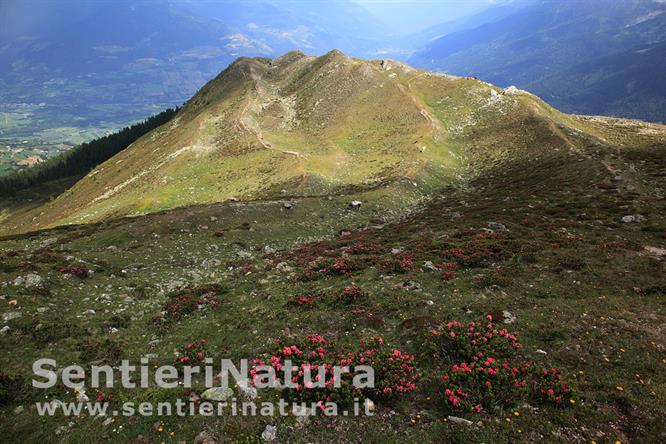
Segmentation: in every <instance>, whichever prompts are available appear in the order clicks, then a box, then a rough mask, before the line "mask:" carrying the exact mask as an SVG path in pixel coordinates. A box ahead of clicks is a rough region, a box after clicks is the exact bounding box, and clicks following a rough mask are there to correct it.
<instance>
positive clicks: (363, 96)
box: [0, 51, 666, 444]
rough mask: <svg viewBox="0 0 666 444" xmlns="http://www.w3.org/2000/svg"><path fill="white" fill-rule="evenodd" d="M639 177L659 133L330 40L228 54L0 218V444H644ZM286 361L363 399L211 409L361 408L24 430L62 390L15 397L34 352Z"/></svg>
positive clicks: (40, 419)
mask: <svg viewBox="0 0 666 444" xmlns="http://www.w3.org/2000/svg"><path fill="white" fill-rule="evenodd" d="M665 178H666V127H665V126H662V125H657V124H650V123H644V122H640V121H635V120H626V119H612V118H605V117H590V116H576V115H567V114H563V113H561V112H559V111H557V110H555V109H553V108H551V107H549V106H548V105H546V104H545V103H544V102H542V101H541V100H540V99H539V98H538V97H536V96H534V95H532V94H529V93H527V92H524V91H520V90H515V89H508V90H502V89H500V88H496V87H494V86H492V85H489V84H486V83H483V82H480V81H478V80H475V79H469V78H456V77H449V76H444V75H436V74H433V73H429V72H426V71H420V70H415V69H412V68H410V67H408V66H406V65H402V64H399V63H396V62H392V61H381V60H377V61H364V60H357V59H351V58H348V57H347V56H345V55H344V54H342V53H340V52H337V51H334V52H331V53H329V54H327V55H326V56H323V57H320V58H315V57H308V56H305V55H303V54H301V53H288V54H286V55H285V56H283V57H281V58H278V59H275V60H268V59H239V60H238V61H236V62H235V63H234V64H233V65H232V66H230V67H229V68H228V69H227V70H225V71H224V72H223V73H221V74H220V75H219V76H218V77H217V78H215V79H214V80H212V81H211V82H209V83H208V84H207V85H206V86H205V87H204V88H203V89H202V90H201V91H199V93H198V94H197V95H196V96H194V97H193V98H192V99H191V100H190V101H189V102H187V104H186V105H185V106H184V107H183V108H182V109H181V110H179V112H178V114H177V115H176V116H175V118H174V119H172V120H170V121H169V122H167V123H166V124H164V125H162V126H160V127H159V128H156V129H155V130H153V131H151V132H149V133H147V134H146V135H144V136H143V137H141V138H140V139H139V140H137V141H136V142H134V143H133V144H132V145H130V146H129V147H128V148H127V149H125V150H123V151H122V152H120V153H118V154H117V155H116V156H114V157H112V158H111V159H109V160H108V161H106V162H105V163H103V164H101V165H99V166H98V167H97V168H95V169H94V170H93V171H92V172H91V173H90V174H88V175H86V176H85V177H84V178H82V179H81V180H79V181H78V182H76V183H75V184H74V185H73V186H71V188H69V189H67V191H65V192H63V193H62V194H59V195H58V196H57V197H55V196H54V198H53V199H52V200H49V193H53V194H57V192H56V190H59V189H62V188H67V187H68V186H69V183H68V182H67V180H66V179H61V180H60V181H59V182H58V183H56V184H51V186H49V184H42V185H40V187H35V188H31V189H29V190H24V192H22V193H20V194H19V195H18V196H17V197H16V198H15V199H14V200H12V201H11V202H9V203H3V205H4V209H3V211H4V213H3V218H4V219H3V220H2V230H3V232H4V236H3V237H2V238H0V315H1V316H2V323H1V324H0V325H1V326H0V347H1V348H2V350H3V351H4V352H3V353H2V354H0V413H1V414H0V430H2V432H3V435H2V436H3V439H5V440H6V441H8V442H18V441H20V442H118V443H120V442H122V443H125V442H135V443H146V442H165V443H166V442H170V443H173V442H179V443H180V442H195V443H198V444H201V443H207V444H215V443H221V442H232V443H248V442H259V443H261V442H303V443H309V442H322V443H323V442H342V443H351V442H382V443H384V442H415V443H416V442H419V443H420V442H502V443H504V442H512V443H513V442H520V443H522V442H525V443H528V442H529V443H533V442H555V443H569V442H598V443H602V442H603V443H606V442H609V443H615V442H618V441H619V442H621V443H634V442H636V443H638V442H640V443H642V442H660V441H663V440H664V438H665V434H664V433H665V432H664V427H663V424H662V421H661V418H663V417H664V415H665V414H666V410H665V407H664V406H666V384H665V383H664V381H666V353H665V351H666V331H665V330H664V327H663V326H664V325H666V312H665V311H664V308H665V307H666V305H665V304H664V297H665V296H666V286H665V281H664V276H666V212H665V211H664V209H666V200H665V197H664V196H666V180H665ZM353 201H359V202H360V203H361V205H360V207H359V206H358V205H357V206H351V208H350V203H351V202H353ZM125 216H131V217H125ZM379 338H381V340H380V339H379ZM202 340H203V341H204V342H201V341H202ZM193 344H196V345H193ZM313 344H314V346H313ZM292 345H293V346H294V347H296V349H298V350H301V348H302V349H303V350H305V351H306V352H305V353H303V355H304V356H306V357H307V359H306V358H302V359H304V360H305V362H303V365H306V366H307V365H320V366H323V367H324V368H325V367H326V366H327V365H332V364H335V363H341V362H348V361H350V362H352V363H353V364H354V365H358V364H360V363H367V362H368V361H369V362H370V363H371V364H372V365H373V366H374V367H376V368H377V369H379V370H378V372H377V374H378V376H377V384H378V387H377V388H376V389H363V390H360V389H359V390H352V389H351V388H350V387H349V385H348V384H347V385H343V387H341V388H339V389H337V388H324V389H315V390H314V391H307V390H294V389H284V390H278V389H274V390H269V389H264V390H259V392H258V393H257V394H256V398H253V397H254V396H255V395H254V394H253V393H252V392H251V390H250V391H248V390H246V389H243V388H242V387H238V386H236V385H233V384H232V387H231V389H232V390H233V396H234V397H236V398H237V399H238V400H239V401H242V400H248V399H254V400H255V401H257V402H273V403H277V402H278V401H279V400H280V399H282V400H285V399H286V400H302V399H315V400H322V399H333V400H336V401H339V402H340V405H341V406H344V407H345V408H349V405H350V402H351V398H352V397H358V398H359V399H361V400H362V402H363V403H364V405H365V404H368V405H370V404H369V403H371V405H372V406H373V407H374V410H373V413H374V416H365V415H362V416H360V417H355V416H337V417H325V416H322V415H317V416H316V417H312V418H299V417H297V416H295V415H293V414H291V415H288V416H284V417H282V416H260V415H259V416H247V415H246V416H243V415H233V414H232V413H231V412H230V410H229V409H227V410H224V413H223V414H222V415H219V416H217V415H214V416H206V415H204V414H194V415H186V416H176V415H171V416H157V415H155V414H154V415H147V416H143V415H139V414H136V412H135V414H131V415H125V416H123V415H116V416H113V417H100V416H95V415H90V414H86V413H82V414H78V415H73V416H64V415H62V414H56V415H55V416H39V415H38V412H37V409H36V405H35V403H36V402H42V401H44V402H48V403H50V405H51V404H56V405H60V404H59V403H61V402H62V403H65V402H74V401H76V400H77V399H81V393H80V392H79V393H77V392H75V391H74V390H72V389H69V388H67V387H65V386H64V385H63V384H62V382H59V383H58V384H56V385H55V386H54V387H52V388H50V389H48V390H42V389H39V390H37V389H34V388H32V387H31V386H30V383H31V379H32V376H33V373H32V363H33V362H34V361H35V360H36V359H38V358H42V357H51V358H54V359H56V360H57V362H58V365H59V368H61V367H63V366H64V365H68V364H74V363H76V364H79V365H82V366H84V367H85V368H89V366H91V365H99V364H109V365H112V366H118V365H119V364H120V363H121V361H122V360H124V359H128V360H131V361H132V362H139V359H140V358H142V357H145V358H146V359H147V362H148V364H147V366H148V368H150V369H152V368H156V367H157V366H160V365H164V364H172V363H174V362H176V364H177V365H178V363H182V361H181V360H182V359H183V358H185V357H187V358H188V359H191V360H192V361H197V362H200V361H201V359H203V358H204V357H210V358H213V359H214V360H215V361H218V360H219V359H221V358H230V359H233V360H234V362H238V360H240V359H243V358H249V359H254V358H257V359H261V360H265V361H267V362H271V363H274V362H276V361H275V360H274V358H276V359H277V358H279V359H278V360H277V362H278V363H279V362H282V361H280V360H281V359H282V358H285V357H287V356H291V354H292V351H293V349H292V348H291V346H292ZM319 347H321V349H319ZM285 350H286V351H285ZM310 351H313V352H314V353H313V354H312V353H309V352H310ZM199 353H201V355H199ZM299 356H300V355H299ZM299 359H300V358H299ZM463 364H464V365H463ZM272 365H274V364H272ZM179 368H180V367H179ZM472 368H473V369H474V370H473V371H472V370H469V369H472ZM491 370H492V371H491ZM205 389H206V388H205V387H204V378H203V377H198V376H195V377H194V379H193V387H192V388H184V387H181V386H178V387H175V388H161V387H158V386H157V385H155V384H148V387H146V388H139V389H130V388H122V387H114V388H113V389H112V390H109V389H105V388H101V389H92V388H88V389H87V391H86V396H87V397H88V398H89V399H90V400H96V399H98V400H101V401H99V402H102V403H104V404H105V405H108V406H109V408H112V409H121V408H122V406H123V404H124V403H126V402H134V403H140V402H146V403H149V404H150V405H153V406H155V405H157V404H158V403H163V402H172V403H175V402H176V401H177V400H185V401H186V402H188V403H190V402H191V403H192V404H193V405H196V406H200V405H201V403H202V402H204V401H207V400H210V399H211V396H210V394H207V393H206V391H205ZM218 399H219V398H218ZM212 402H213V403H214V405H216V406H219V405H221V404H219V403H218V401H215V400H213V401H212ZM315 410H316V407H315ZM272 427H275V429H273V428H272ZM272 430H275V433H276V436H275V439H271V438H272V433H271V431H272Z"/></svg>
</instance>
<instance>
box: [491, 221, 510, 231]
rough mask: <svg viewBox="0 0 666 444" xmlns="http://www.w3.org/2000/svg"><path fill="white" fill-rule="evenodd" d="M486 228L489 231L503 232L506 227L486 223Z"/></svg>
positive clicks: (496, 223) (495, 223)
mask: <svg viewBox="0 0 666 444" xmlns="http://www.w3.org/2000/svg"><path fill="white" fill-rule="evenodd" d="M488 228H490V229H491V230H497V231H504V230H506V225H504V224H500V223H498V222H488Z"/></svg>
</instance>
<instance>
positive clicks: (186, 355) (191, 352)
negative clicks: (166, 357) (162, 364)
mask: <svg viewBox="0 0 666 444" xmlns="http://www.w3.org/2000/svg"><path fill="white" fill-rule="evenodd" d="M206 356H207V355H206V340H205V339H200V340H198V341H195V342H190V343H188V344H185V345H184V346H183V348H182V350H181V351H179V352H178V354H177V355H176V356H174V357H173V363H174V364H176V365H178V364H180V365H183V366H185V365H191V366H194V365H199V364H201V363H203V362H204V359H206Z"/></svg>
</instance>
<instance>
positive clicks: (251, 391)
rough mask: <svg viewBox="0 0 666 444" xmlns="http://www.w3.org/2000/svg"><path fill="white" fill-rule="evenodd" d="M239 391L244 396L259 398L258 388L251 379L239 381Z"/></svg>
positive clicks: (246, 397)
mask: <svg viewBox="0 0 666 444" xmlns="http://www.w3.org/2000/svg"><path fill="white" fill-rule="evenodd" d="M237 385H238V393H239V394H240V396H241V397H242V398H245V399H248V400H252V399H256V398H257V389H256V388H255V387H252V385H250V382H249V381H238V383H237Z"/></svg>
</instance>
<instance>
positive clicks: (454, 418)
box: [446, 415, 474, 425]
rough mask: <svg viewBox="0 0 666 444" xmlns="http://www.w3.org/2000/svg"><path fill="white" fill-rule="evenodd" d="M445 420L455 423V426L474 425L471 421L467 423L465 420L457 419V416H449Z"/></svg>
mask: <svg viewBox="0 0 666 444" xmlns="http://www.w3.org/2000/svg"><path fill="white" fill-rule="evenodd" d="M446 419H448V420H449V421H451V422H455V423H456V424H464V425H472V424H474V423H473V422H472V421H469V420H467V419H465V418H458V417H457V416H451V415H449V416H448V417H447V418H446Z"/></svg>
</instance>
